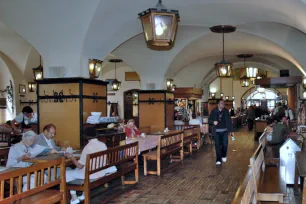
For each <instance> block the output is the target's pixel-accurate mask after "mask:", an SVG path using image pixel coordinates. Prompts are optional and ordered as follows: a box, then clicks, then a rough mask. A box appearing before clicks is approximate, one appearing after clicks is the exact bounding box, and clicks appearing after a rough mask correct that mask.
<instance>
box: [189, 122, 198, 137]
mask: <svg viewBox="0 0 306 204" xmlns="http://www.w3.org/2000/svg"><path fill="white" fill-rule="evenodd" d="M189 127H193V128H195V133H196V134H197V136H198V137H200V136H201V127H200V125H189Z"/></svg>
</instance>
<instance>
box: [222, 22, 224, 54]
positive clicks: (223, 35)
mask: <svg viewBox="0 0 306 204" xmlns="http://www.w3.org/2000/svg"><path fill="white" fill-rule="evenodd" d="M222 42H223V60H224V28H222Z"/></svg>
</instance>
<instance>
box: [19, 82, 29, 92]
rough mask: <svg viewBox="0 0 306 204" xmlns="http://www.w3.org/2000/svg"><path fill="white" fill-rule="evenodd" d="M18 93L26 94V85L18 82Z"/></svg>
mask: <svg viewBox="0 0 306 204" xmlns="http://www.w3.org/2000/svg"><path fill="white" fill-rule="evenodd" d="M19 93H20V94H26V93H27V90H26V85H23V84H19Z"/></svg>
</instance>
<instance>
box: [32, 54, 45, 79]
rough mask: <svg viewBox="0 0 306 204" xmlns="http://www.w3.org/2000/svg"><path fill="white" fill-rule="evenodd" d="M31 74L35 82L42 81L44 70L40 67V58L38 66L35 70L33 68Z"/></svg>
mask: <svg viewBox="0 0 306 204" xmlns="http://www.w3.org/2000/svg"><path fill="white" fill-rule="evenodd" d="M32 70H33V74H34V79H35V80H42V79H43V77H44V69H43V66H41V56H40V57H39V66H38V67H36V68H33V69H32Z"/></svg>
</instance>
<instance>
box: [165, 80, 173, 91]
mask: <svg viewBox="0 0 306 204" xmlns="http://www.w3.org/2000/svg"><path fill="white" fill-rule="evenodd" d="M166 86H167V89H168V90H171V89H172V86H173V79H167V80H166Z"/></svg>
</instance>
